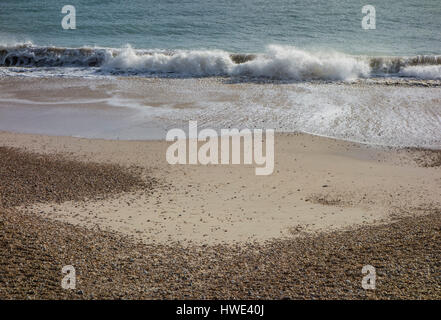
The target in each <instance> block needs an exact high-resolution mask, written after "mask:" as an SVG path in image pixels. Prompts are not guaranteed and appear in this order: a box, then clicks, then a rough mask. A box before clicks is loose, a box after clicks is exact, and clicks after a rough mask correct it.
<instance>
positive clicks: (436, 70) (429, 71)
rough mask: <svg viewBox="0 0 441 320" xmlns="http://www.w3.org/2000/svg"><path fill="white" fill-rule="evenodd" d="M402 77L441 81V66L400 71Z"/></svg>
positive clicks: (416, 67)
mask: <svg viewBox="0 0 441 320" xmlns="http://www.w3.org/2000/svg"><path fill="white" fill-rule="evenodd" d="M400 75H403V76H405V77H413V78H418V79H425V80H431V79H432V80H439V79H441V66H440V65H435V66H409V67H405V68H404V69H403V70H401V71H400Z"/></svg>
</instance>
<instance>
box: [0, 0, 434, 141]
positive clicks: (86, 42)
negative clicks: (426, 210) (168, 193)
mask: <svg viewBox="0 0 441 320" xmlns="http://www.w3.org/2000/svg"><path fill="white" fill-rule="evenodd" d="M65 6H68V8H70V10H63V8H64V9H66V7H65ZM72 8H73V9H74V10H73V11H72ZM72 14H74V18H72V16H71V15H72ZM68 15H69V16H70V17H71V18H70V19H69V20H68V22H69V23H68V26H69V27H72V26H73V25H72V23H73V22H74V27H75V28H67V29H66V28H63V21H64V23H65V24H64V26H66V16H68ZM15 78H37V79H47V78H63V79H85V80H86V79H87V80H88V81H89V82H88V83H90V81H102V80H103V79H104V80H106V81H121V82H124V83H126V82H127V81H129V80H130V79H137V80H136V81H139V79H140V78H141V79H145V81H151V80H152V79H160V80H161V85H160V86H161V89H160V90H164V89H163V88H164V87H166V88H168V89H167V90H169V91H170V96H173V97H175V100H174V101H170V99H169V98H168V97H166V96H164V98H163V100H157V99H156V100H155V103H154V104H153V103H150V102H151V101H149V99H148V97H149V94H150V93H146V91H145V88H144V89H139V90H144V96H143V97H142V99H140V98H139V97H138V98H137V96H136V92H133V95H132V96H131V98H130V99H120V98H121V96H120V95H118V94H120V91H121V90H120V89H118V90H119V91H118V90H116V91H118V93H115V92H116V91H115V92H113V95H112V99H110V98H109V103H108V104H109V106H115V104H117V105H118V107H126V108H128V109H130V108H131V109H132V111H133V110H135V109H136V110H137V112H140V113H139V115H138V118H137V117H136V116H133V114H132V113H131V116H130V119H136V121H135V122H130V121H129V120H127V121H128V122H127V124H126V125H125V126H124V128H126V129H125V130H124V129H118V130H116V129H115V130H113V131H112V130H109V129H108V126H107V127H106V130H105V131H102V132H101V131H96V130H95V131H93V133H91V132H92V131H90V130H89V131H88V130H87V128H84V126H81V130H80V129H78V130H74V129H72V130H70V131H69V133H68V134H69V135H75V136H84V137H99V138H121V139H144V138H149V137H151V134H150V133H148V134H147V133H143V130H142V129H140V128H141V127H146V125H145V123H159V122H161V121H162V122H163V123H164V127H165V128H170V127H173V126H181V125H183V123H184V122H185V121H187V120H199V121H200V123H201V125H202V126H205V127H220V126H236V127H267V128H270V127H271V128H274V129H276V130H278V131H288V132H294V131H300V132H307V133H311V134H317V135H323V136H329V137H334V138H339V139H345V140H351V141H357V142H363V143H369V144H379V145H388V146H390V145H399V146H422V147H431V148H438V147H440V146H441V143H440V141H441V106H440V104H441V103H440V101H441V93H440V90H441V86H440V82H441V1H439V0H381V1H380V0H295V1H294V0H271V1H270V0H266V1H264V0H191V1H189V0H179V1H177V0H132V1H122V0H108V1H98V0H69V1H58V0H41V1H27V0H1V1H0V79H2V81H8V79H15ZM148 83H149V84H148V90H149V91H148V92H153V91H155V90H156V91H158V90H157V89H158V88H156V89H155V88H154V86H153V85H152V83H151V82H148ZM117 86H118V85H117ZM125 86H126V87H129V88H130V89H128V90H129V91H130V90H131V91H136V90H135V89H133V88H135V87H136V86H137V85H133V86H132V85H127V84H125ZM17 95H18V93H17ZM151 96H155V97H156V98H157V96H158V95H157V94H151ZM213 96H218V97H221V96H222V97H223V98H219V99H212V97H213ZM225 97H226V98H225ZM16 98H17V97H16ZM80 98H81V97H80ZM82 98H84V97H82ZM8 99H9V100H8ZM118 99H119V100H118ZM83 100H84V99H83ZM8 101H9V102H8ZM11 101H12V100H11V94H10V93H8V95H3V96H2V95H1V94H0V103H2V105H3V106H4V107H3V108H0V130H6V129H7V130H12V129H14V126H15V125H17V126H18V127H20V126H19V124H17V123H15V124H11V122H10V121H9V119H10V113H11V112H12V111H11V108H13V106H12V105H11V103H12V102H11ZM21 101H22V102H23V99H21ZM118 101H119V104H118ZM8 103H9V104H8ZM32 103H33V104H35V101H33V102H32ZM39 103H40V106H41V107H42V108H43V107H44V103H43V102H41V101H40V102H39ZM178 105H179V106H178ZM52 106H53V105H52ZM133 106H136V108H135V109H134V108H133ZM8 108H9V109H8ZM60 108H62V106H61V105H60ZM51 110H53V108H52V109H51ZM53 112H56V111H53ZM49 116H50V115H49ZM57 119H59V117H58V118H57ZM140 119H147V120H145V122H143V123H144V125H140V124H139V123H138V122H139V121H140ZM121 121H123V120H121ZM141 122H142V121H141ZM136 126H141V127H140V128H138V129H139V130H135V131H134V130H133V128H134V127H136ZM31 127H32V126H31ZM62 127H63V126H61V128H60V129H57V130H51V129H50V126H49V129H45V128H39V127H38V125H37V124H36V125H35V128H36V129H32V130H31V129H27V128H29V126H28V124H27V125H26V126H21V127H20V128H21V129H20V130H22V131H23V130H24V131H26V130H28V131H29V130H30V131H32V132H37V133H46V134H63V131H62V130H63V129H62ZM32 128H33V127H32ZM133 132H136V134H133ZM145 132H150V131H148V130H146V131H145Z"/></svg>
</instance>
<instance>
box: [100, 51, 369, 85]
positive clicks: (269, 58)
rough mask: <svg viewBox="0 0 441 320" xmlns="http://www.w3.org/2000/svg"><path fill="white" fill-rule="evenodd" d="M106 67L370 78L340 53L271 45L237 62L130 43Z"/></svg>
mask: <svg viewBox="0 0 441 320" xmlns="http://www.w3.org/2000/svg"><path fill="white" fill-rule="evenodd" d="M102 69H103V70H106V71H112V70H115V69H116V70H120V71H121V70H125V71H132V72H133V71H135V72H155V73H177V74H181V75H196V76H251V77H264V78H270V79H278V80H351V79H356V78H359V77H367V76H368V75H369V72H370V69H369V65H368V63H367V62H366V61H362V60H358V59H355V58H354V57H351V56H348V55H344V54H342V53H337V52H331V53H329V52H327V53H323V52H316V53H312V52H307V51H303V50H299V49H297V48H295V47H286V46H276V45H271V46H269V47H268V49H267V52H266V53H265V54H261V55H258V56H257V57H256V59H254V60H251V61H247V62H245V63H241V64H236V63H234V62H233V61H232V59H231V55H230V53H228V52H226V51H222V50H206V51H200V50H193V51H187V50H181V51H177V52H175V53H174V54H172V55H170V54H167V53H165V52H153V53H149V54H144V55H140V54H139V53H138V52H137V51H135V50H134V49H133V48H131V47H130V46H128V47H127V48H125V49H124V50H122V52H121V53H119V54H118V55H117V56H115V57H114V56H109V57H108V59H107V61H106V62H105V64H104V66H103V68H102Z"/></svg>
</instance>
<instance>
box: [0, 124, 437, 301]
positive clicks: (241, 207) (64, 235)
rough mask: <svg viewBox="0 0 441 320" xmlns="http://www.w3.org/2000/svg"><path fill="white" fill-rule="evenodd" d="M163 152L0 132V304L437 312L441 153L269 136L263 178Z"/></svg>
mask: <svg viewBox="0 0 441 320" xmlns="http://www.w3.org/2000/svg"><path fill="white" fill-rule="evenodd" d="M168 145H170V142H166V141H115V140H93V139H80V138H73V137H59V136H43V135H31V134H18V133H9V132H1V133H0V146H1V147H0V152H1V155H2V156H1V159H2V161H1V166H2V167H1V169H0V173H1V176H2V179H1V183H0V190H1V193H0V194H1V198H0V199H1V207H3V209H1V210H2V213H3V214H2V221H1V223H2V228H1V230H2V232H1V235H0V237H1V240H0V241H1V242H2V246H1V247H2V250H3V253H2V254H1V257H2V262H1V266H2V268H1V272H2V275H3V276H2V277H1V279H2V280H1V281H2V286H1V287H2V289H1V291H0V295H1V296H2V297H3V298H62V297H64V298H66V297H68V298H86V299H90V298H153V299H156V298H158V299H159V298H196V299H205V298H219V297H222V298H243V299H256V298H257V299H259V298H269V299H281V298H290V299H294V298H325V299H334V298H373V299H375V298H429V299H439V298H440V294H441V288H440V273H439V271H440V264H439V263H440V262H439V247H440V244H441V238H440V232H439V231H440V219H439V217H440V215H439V214H440V208H441V198H440V197H439V195H440V194H441V172H440V159H441V158H440V157H441V156H440V152H439V151H430V150H418V149H392V148H380V147H372V146H367V145H361V144H356V143H352V142H345V141H339V140H334V139H329V138H321V137H316V136H311V135H306V134H277V135H276V138H275V154H276V161H275V168H274V173H273V174H272V175H270V176H264V177H262V176H256V175H255V174H254V167H252V166H246V165H208V166H204V165H170V164H168V163H167V162H166V161H165V152H166V149H167V146H168ZM31 182H32V183H31ZM116 252H117V254H116V255H115V254H114V253H116ZM87 257H90V259H89V258H87ZM40 262H41V263H42V264H41V265H40V266H39V267H35V266H36V264H38V263H40ZM63 264H64V265H67V264H72V265H76V266H78V268H79V270H80V271H79V273H80V278H79V279H80V280H79V282H78V283H79V285H78V286H77V287H78V288H79V289H78V290H77V291H74V292H70V293H67V292H65V290H62V289H61V288H58V287H57V285H58V283H59V281H60V280H59V279H58V278H57V277H59V271H57V270H58V267H60V266H62V265H63ZM367 264H370V265H374V266H375V267H376V268H377V273H378V277H379V278H378V279H377V283H378V287H377V289H376V290H373V291H369V290H368V291H366V290H363V289H362V288H361V278H362V273H361V268H362V266H363V265H367ZM60 268H61V267H60ZM41 270H43V272H41ZM100 270H102V271H100ZM14 274H20V275H21V276H14ZM36 283H38V284H36ZM135 283H136V285H135Z"/></svg>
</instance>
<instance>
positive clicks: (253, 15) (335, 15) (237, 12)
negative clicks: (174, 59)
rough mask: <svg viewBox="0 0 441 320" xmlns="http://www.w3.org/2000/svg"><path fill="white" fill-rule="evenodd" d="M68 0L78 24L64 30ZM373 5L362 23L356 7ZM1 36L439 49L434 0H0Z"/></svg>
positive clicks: (169, 45) (37, 40)
mask: <svg viewBox="0 0 441 320" xmlns="http://www.w3.org/2000/svg"><path fill="white" fill-rule="evenodd" d="M66 4H72V5H74V6H75V8H76V11H77V12H76V13H77V29H76V30H63V29H62V28H61V19H62V17H63V16H64V15H63V14H62V13H61V8H62V7H63V5H66ZM366 4H370V5H373V6H375V8H376V16H377V19H376V30H363V29H362V28H361V19H362V17H363V14H362V12H361V8H362V7H363V6H364V5H366ZM0 30H1V31H0V41H1V42H11V41H18V42H23V41H32V43H34V44H37V45H51V46H61V47H82V46H104V47H121V46H124V45H126V44H128V43H129V44H131V45H132V46H133V47H134V48H143V49H154V48H156V49H158V48H160V49H222V50H226V51H231V52H237V53H244V52H254V53H255V52H262V51H263V50H264V48H265V47H266V46H267V45H269V44H284V45H290V46H296V47H298V48H302V49H315V48H320V49H323V48H324V49H329V48H332V49H335V50H338V51H341V52H344V53H349V54H357V55H359V54H366V55H378V54H381V55H416V54H440V53H441V1H439V0H389V1H379V0H369V1H366V0H355V1H354V0H339V1H337V0H300V1H292V0H291V1H289V0H272V1H268V0H234V1H232V0H228V1H222V0H191V1H188V0H177V1H170V0H167V1H164V0H159V1H158V0H133V1H123V0H119V1H117V0H113V1H97V0H69V1H56V0H46V1H28V0H1V1H0Z"/></svg>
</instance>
